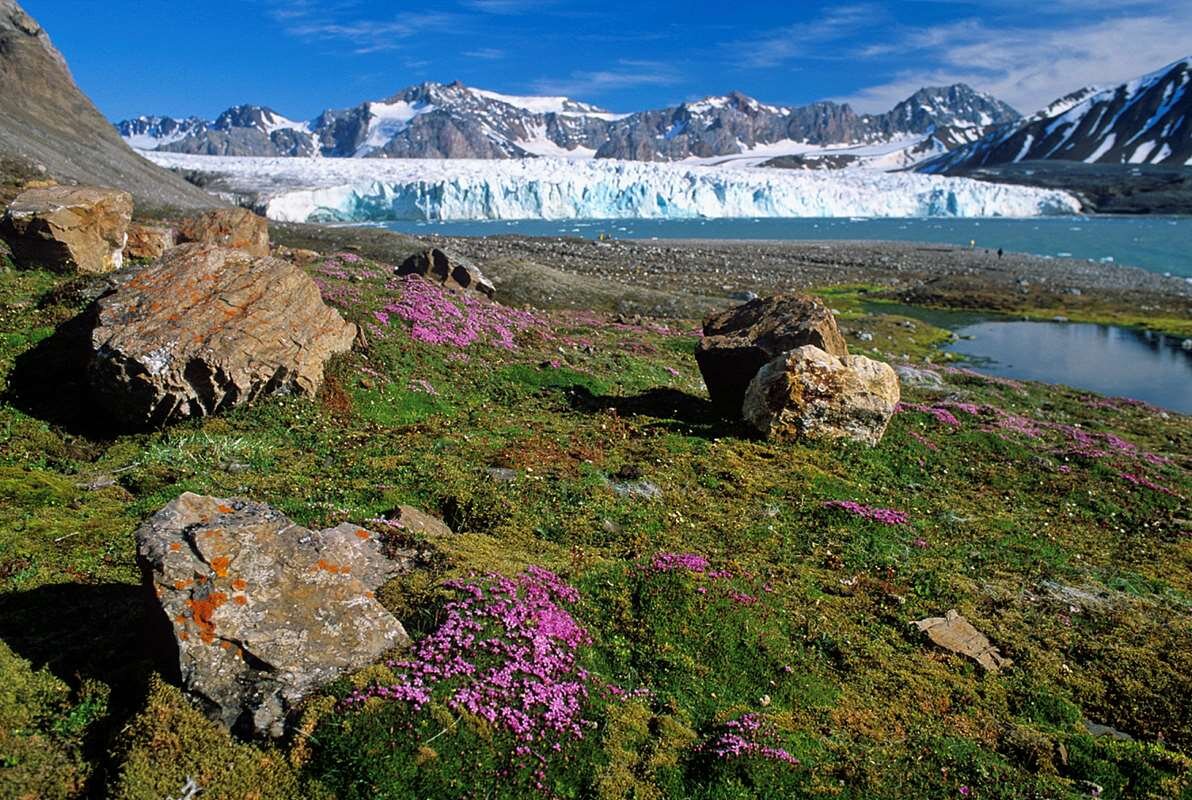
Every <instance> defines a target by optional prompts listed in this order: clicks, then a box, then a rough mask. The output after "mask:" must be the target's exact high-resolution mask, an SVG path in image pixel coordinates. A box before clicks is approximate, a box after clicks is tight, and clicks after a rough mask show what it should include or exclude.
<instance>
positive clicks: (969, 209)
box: [142, 152, 1080, 222]
mask: <svg viewBox="0 0 1192 800" xmlns="http://www.w3.org/2000/svg"><path fill="white" fill-rule="evenodd" d="M142 155H144V156H145V157H146V158H148V159H149V160H150V161H153V162H154V163H156V164H158V165H160V166H163V167H166V168H170V169H183V170H193V171H197V172H202V173H209V174H212V175H218V176H220V181H219V182H220V184H221V185H223V186H225V187H227V189H228V190H229V191H232V192H235V193H238V194H252V195H255V196H257V198H258V199H259V201H260V203H261V204H262V205H263V206H264V208H265V211H266V213H267V215H268V216H269V218H270V219H275V220H278V221H283V222H308V221H320V222H332V221H334V222H383V221H392V220H453V221H464V220H526V219H547V220H565V219H692V218H750V217H1033V216H1041V215H1049V214H1075V213H1079V212H1080V203H1079V201H1077V199H1076V198H1075V197H1073V196H1072V195H1070V194H1067V193H1065V192H1059V191H1052V190H1047V189H1035V188H1030V187H1024V186H1008V185H1001V184H993V183H982V182H979V181H973V180H968V179H965V178H945V177H937V176H929V175H919V174H912V173H884V172H879V171H862V170H850V171H841V172H837V171H825V172H819V171H793V170H781V169H763V168H756V167H754V168H741V167H735V168H726V167H714V166H700V165H693V164H659V163H647V162H637V161H609V160H567V159H560V158H533V159H522V160H493V161H478V160H465V159H457V160H427V159H362V158H228V157H220V156H193V155H185V154H181V153H162V152H144V153H142Z"/></svg>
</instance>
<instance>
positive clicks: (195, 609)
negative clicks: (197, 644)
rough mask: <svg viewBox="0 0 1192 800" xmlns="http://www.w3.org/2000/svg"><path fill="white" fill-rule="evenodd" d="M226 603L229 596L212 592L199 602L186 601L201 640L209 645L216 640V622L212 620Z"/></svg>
mask: <svg viewBox="0 0 1192 800" xmlns="http://www.w3.org/2000/svg"><path fill="white" fill-rule="evenodd" d="M226 602H228V596H227V595H226V594H224V593H223V592H212V593H211V594H209V595H207V596H206V597H203V598H200V599H198V600H193V599H192V600H187V601H186V605H188V606H190V615H191V618H193V619H194V621H195V625H196V626H197V627H198V629H199V638H201V639H202V640H203V641H204V642H206V643H207V644H210V643H211V642H213V641H214V640H215V621H214V620H213V619H212V617H213V616H214V615H215V610H216V609H218V608H219V607H220V606H222V605H223V604H224V603H226Z"/></svg>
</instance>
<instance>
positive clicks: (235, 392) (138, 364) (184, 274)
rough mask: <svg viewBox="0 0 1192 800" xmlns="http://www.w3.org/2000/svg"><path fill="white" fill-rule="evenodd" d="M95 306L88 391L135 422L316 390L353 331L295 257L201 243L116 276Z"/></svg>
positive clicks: (114, 413) (209, 411) (129, 423)
mask: <svg viewBox="0 0 1192 800" xmlns="http://www.w3.org/2000/svg"><path fill="white" fill-rule="evenodd" d="M91 313H92V314H93V316H94V323H93V324H94V327H93V328H92V330H91V339H90V344H91V349H92V357H91V362H90V367H89V371H88V380H89V382H90V385H91V388H92V391H93V393H94V395H95V397H96V399H97V400H98V401H99V403H100V404H101V405H102V407H104V408H105V409H106V410H107V411H108V412H109V413H110V414H111V415H112V416H113V417H114V418H115V419H117V420H118V421H120V422H123V423H124V424H125V426H127V427H134V428H135V427H144V426H148V425H161V424H164V423H167V422H171V421H175V420H178V419H182V418H186V417H195V416H206V415H209V414H214V413H215V412H217V411H220V410H223V409H227V408H231V407H233V406H237V405H242V404H245V403H249V402H251V401H253V400H254V399H256V398H258V397H261V396H264V395H269V394H275V393H289V394H314V393H315V392H316V391H317V390H318V388H319V386H320V385H321V384H322V382H323V366H324V364H325V363H326V361H327V359H329V358H330V357H331V356H332V355H334V354H336V353H342V352H346V351H347V350H349V349H351V347H352V343H353V340H354V339H355V337H356V326H355V325H353V324H351V323H349V322H345V321H344V320H343V318H341V317H340V315H339V314H338V313H337V312H336V311H335V310H334V309H332V308H330V307H329V306H327V305H325V304H324V303H323V299H322V297H321V296H320V294H319V289H318V287H317V286H316V285H315V283H314V281H312V280H311V279H310V277H309V276H308V275H307V274H306V273H305V272H303V271H302V270H300V269H298V268H297V267H295V266H294V265H292V264H289V263H287V262H285V261H281V260H279V259H275V258H253V257H252V256H250V255H248V254H246V253H244V252H241V251H239V250H228V249H226V248H221V247H211V246H205V245H182V246H180V247H176V248H174V249H173V250H171V251H169V252H168V253H166V255H165V256H163V257H162V258H161V259H160V260H159V261H157V262H156V263H154V264H151V265H149V266H147V267H145V268H144V269H141V270H139V271H137V272H135V273H128V274H126V275H121V276H120V277H119V278H118V279H117V281H116V288H115V289H114V290H113V291H111V292H109V293H108V294H106V295H105V296H103V297H101V298H100V299H99V300H98V301H97V302H96V304H95V307H94V309H93V311H92V312H91Z"/></svg>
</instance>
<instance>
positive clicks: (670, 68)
mask: <svg viewBox="0 0 1192 800" xmlns="http://www.w3.org/2000/svg"><path fill="white" fill-rule="evenodd" d="M680 80H682V76H681V75H680V74H679V71H678V70H677V69H676V68H675V66H674V65H673V64H668V63H663V62H660V61H640V60H634V59H621V60H619V61H617V62H616V63H615V64H614V65H613V66H612V67H610V68H607V69H601V70H593V71H577V72H572V73H571V74H570V75H568V76H567V77H565V78H542V79H540V80H537V81H534V83H533V88H534V91H536V92H539V93H541V94H548V95H568V96H572V97H581V98H582V97H585V96H592V95H596V94H599V93H600V92H607V91H614V90H617V89H631V88H634V87H638V86H673V85H675V84H676V83H679V82H680Z"/></svg>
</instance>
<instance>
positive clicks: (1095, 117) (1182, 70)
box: [919, 56, 1192, 174]
mask: <svg viewBox="0 0 1192 800" xmlns="http://www.w3.org/2000/svg"><path fill="white" fill-rule="evenodd" d="M1190 83H1192V56H1189V57H1187V58H1182V59H1179V60H1178V61H1174V62H1172V63H1170V64H1168V65H1166V66H1164V67H1162V68H1160V69H1158V70H1155V71H1154V72H1150V73H1147V74H1146V75H1142V76H1140V77H1138V78H1135V79H1133V80H1130V81H1125V82H1123V83H1120V84H1117V85H1114V86H1109V87H1105V88H1098V87H1085V88H1083V89H1078V90H1077V91H1075V92H1072V93H1070V94H1068V95H1065V96H1063V97H1061V98H1058V99H1057V100H1055V101H1054V102H1053V103H1051V104H1050V105H1048V106H1047V107H1046V108H1044V109H1043V110H1041V111H1039V112H1037V113H1036V114H1033V115H1031V116H1030V117H1026V118H1023V119H1021V120H1019V121H1018V122H1016V123H1007V124H1006V125H1003V126H1000V127H998V128H996V129H994V130H992V131H991V132H989V133H988V134H986V135H985V136H983V137H982V138H981V139H979V140H978V141H975V142H972V143H971V144H967V145H963V146H961V147H958V148H956V149H954V150H952V151H950V152H948V153H945V154H943V155H941V156H939V157H937V158H934V159H931V160H929V161H926V162H924V163H923V164H921V165H920V166H919V170H920V171H922V172H928V173H938V174H944V173H947V174H961V173H964V172H968V171H972V170H976V169H981V168H984V167H993V166H998V165H1006V164H1018V163H1022V162H1028V161H1029V162H1038V161H1080V162H1084V163H1086V164H1134V165H1142V164H1150V165H1158V164H1164V165H1177V164H1183V165H1186V166H1187V165H1192V91H1189V84H1190Z"/></svg>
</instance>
